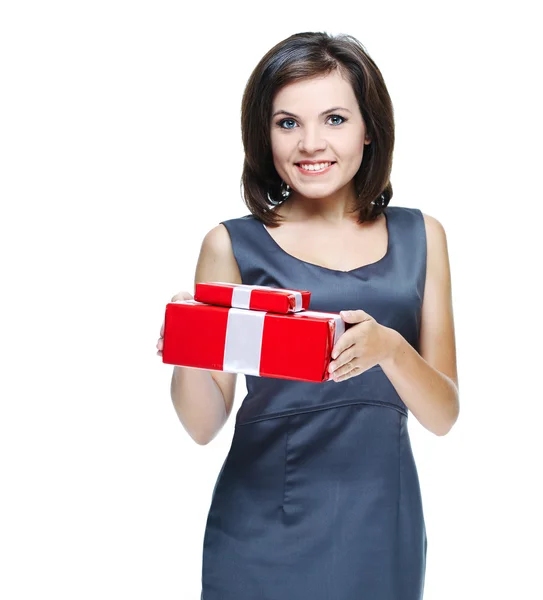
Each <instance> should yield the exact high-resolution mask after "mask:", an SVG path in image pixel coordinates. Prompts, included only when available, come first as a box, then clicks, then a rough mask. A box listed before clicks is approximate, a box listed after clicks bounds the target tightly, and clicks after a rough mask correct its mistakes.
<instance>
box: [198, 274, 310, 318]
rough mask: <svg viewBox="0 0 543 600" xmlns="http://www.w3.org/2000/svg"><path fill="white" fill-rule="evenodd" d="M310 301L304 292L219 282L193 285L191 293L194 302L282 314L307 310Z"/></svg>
mask: <svg viewBox="0 0 543 600" xmlns="http://www.w3.org/2000/svg"><path fill="white" fill-rule="evenodd" d="M310 298H311V292H309V291H307V290H287V289H284V288H274V287H271V286H266V285H245V284H237V283H225V282H223V281H211V282H205V283H203V282H202V283H197V284H196V286H195V291H194V300H196V301H197V302H204V303H206V304H216V305H219V306H231V307H235V308H248V309H250V310H263V311H266V312H275V313H282V314H287V313H292V312H299V311H301V310H307V309H308V308H309V300H310Z"/></svg>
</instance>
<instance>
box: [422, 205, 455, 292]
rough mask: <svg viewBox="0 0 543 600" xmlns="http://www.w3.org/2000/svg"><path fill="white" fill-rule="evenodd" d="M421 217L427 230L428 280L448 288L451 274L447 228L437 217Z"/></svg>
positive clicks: (425, 215) (423, 214)
mask: <svg viewBox="0 0 543 600" xmlns="http://www.w3.org/2000/svg"><path fill="white" fill-rule="evenodd" d="M421 215H422V217H423V219H424V227H425V230H426V260H427V278H428V279H432V278H433V279H437V280H438V281H441V282H442V283H444V284H445V285H447V286H448V285H450V278H451V273H450V264H449V250H448V246H447V234H446V232H445V228H444V227H443V225H442V223H441V222H440V221H439V220H438V219H436V218H435V217H432V216H431V215H427V214H425V213H422V212H421Z"/></svg>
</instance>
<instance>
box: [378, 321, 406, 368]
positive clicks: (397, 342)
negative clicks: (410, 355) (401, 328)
mask: <svg viewBox="0 0 543 600" xmlns="http://www.w3.org/2000/svg"><path fill="white" fill-rule="evenodd" d="M382 327H383V338H384V346H385V352H384V357H383V359H382V360H381V362H380V364H381V365H387V364H392V363H394V362H395V361H396V357H397V356H398V352H399V349H400V346H401V343H402V339H403V338H402V336H401V334H400V333H399V332H398V331H396V330H395V329H392V328H391V327H386V326H385V325H382Z"/></svg>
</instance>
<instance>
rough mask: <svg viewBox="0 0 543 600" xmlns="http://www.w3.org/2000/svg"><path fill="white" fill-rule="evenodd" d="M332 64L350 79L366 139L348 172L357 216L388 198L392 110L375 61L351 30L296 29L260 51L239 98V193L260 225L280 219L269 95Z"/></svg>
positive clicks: (369, 216) (370, 214)
mask: <svg viewBox="0 0 543 600" xmlns="http://www.w3.org/2000/svg"><path fill="white" fill-rule="evenodd" d="M334 69H338V70H339V71H340V72H341V74H342V75H343V76H344V77H345V78H346V79H347V80H348V81H349V82H350V83H351V85H352V88H353V90H354V93H355V96H356V98H357V99H358V106H359V107H360V112H361V114H362V117H363V119H364V122H365V124H366V131H367V135H368V136H369V137H370V139H371V143H369V144H368V145H366V146H365V147H364V155H363V158H362V163H361V165H360V168H359V170H358V172H357V173H356V175H355V176H354V183H355V191H356V194H357V211H358V222H359V223H363V222H364V221H371V220H374V219H375V218H376V217H377V216H378V215H379V214H380V213H381V212H383V210H384V208H385V207H386V206H387V205H388V203H389V202H390V199H391V198H392V185H391V183H390V171H391V169H392V154H393V150H394V111H393V107H392V101H391V99H390V96H389V94H388V91H387V88H386V85H385V82H384V79H383V76H382V75H381V72H380V71H379V69H378V67H377V65H376V64H375V63H374V62H373V60H372V59H371V58H370V56H369V55H368V53H367V52H366V50H365V48H364V46H362V44H361V43H360V42H359V41H358V40H357V39H356V38H354V37H353V36H350V35H346V34H340V35H337V36H332V35H329V34H328V33H324V32H322V33H321V32H317V33H313V32H308V33H296V34H294V35H291V36H290V37H288V38H286V39H285V40H283V41H282V42H279V43H278V44H276V45H275V46H274V47H273V48H271V50H269V51H268V52H267V53H266V54H265V55H264V56H263V57H262V59H261V60H260V62H259V63H258V65H257V66H256V67H255V69H254V71H253V72H252V73H251V76H250V77H249V80H248V81H247V85H246V86H245V90H244V93H243V99H242V106H241V135H242V140H243V147H244V151H245V159H244V163H243V173H242V176H241V187H242V188H243V199H244V202H245V204H246V205H247V206H248V208H249V210H250V211H251V213H252V214H253V215H254V216H255V217H257V218H258V219H260V220H261V221H263V222H264V223H265V224H266V225H270V226H277V225H278V224H279V221H280V220H281V219H282V217H281V216H280V215H278V214H276V213H275V212H274V211H273V206H274V205H277V204H278V203H280V198H281V193H280V185H281V178H280V176H279V174H278V173H277V171H276V169H275V166H274V164H273V155H272V150H271V141H270V125H271V113H272V104H273V99H274V98H275V95H276V94H277V92H278V91H279V90H280V89H281V88H282V87H283V86H285V85H287V84H288V83H291V82H293V81H299V80H301V79H307V78H311V77H316V76H322V75H327V74H328V73H330V72H331V71H333V70H334ZM268 194H269V195H270V196H271V201H270V198H269V196H268Z"/></svg>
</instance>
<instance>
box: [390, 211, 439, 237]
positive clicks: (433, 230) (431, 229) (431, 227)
mask: <svg viewBox="0 0 543 600" xmlns="http://www.w3.org/2000/svg"><path fill="white" fill-rule="evenodd" d="M387 211H390V212H393V213H395V214H397V215H400V216H402V217H403V218H404V219H406V220H410V221H415V222H416V221H418V222H419V223H421V224H424V228H425V230H426V237H427V240H428V242H429V243H431V242H433V243H441V244H443V242H444V241H445V240H446V235H445V228H444V227H443V225H442V224H441V223H440V221H438V220H437V219H436V218H435V217H432V216H431V215H427V214H426V213H423V212H422V211H421V210H420V208H413V207H408V206H388V207H387Z"/></svg>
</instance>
